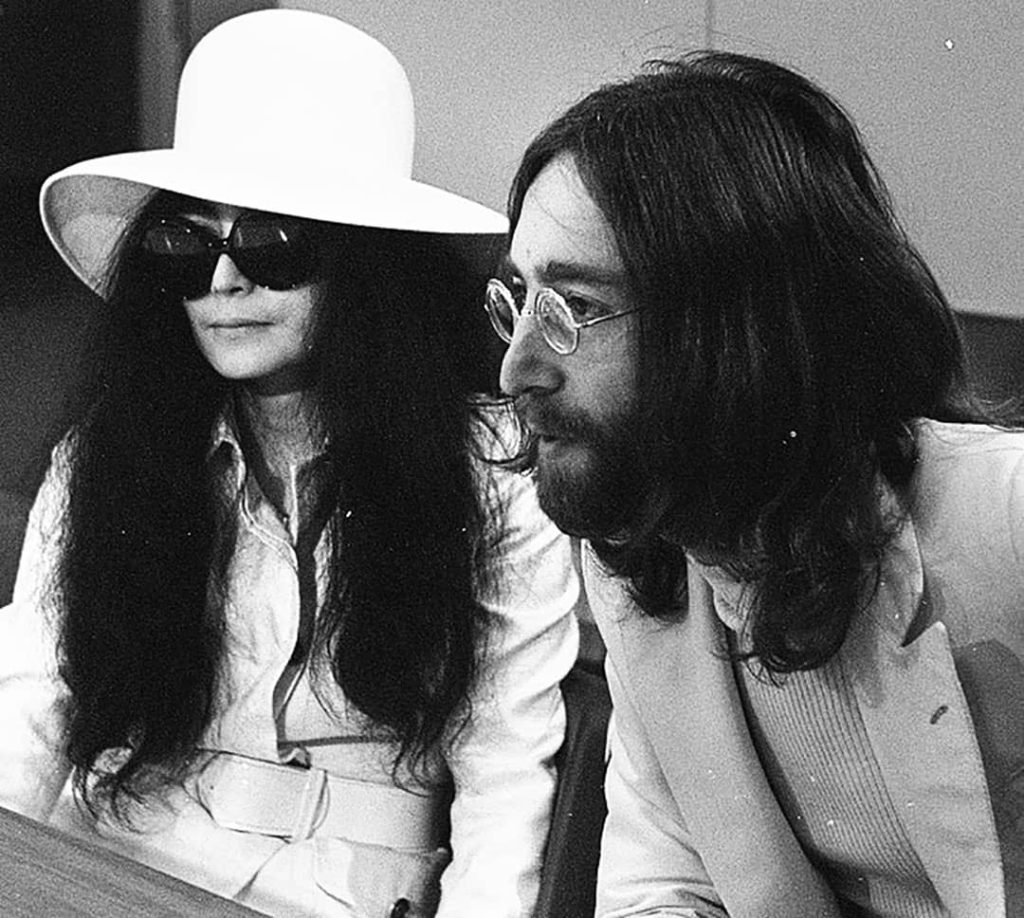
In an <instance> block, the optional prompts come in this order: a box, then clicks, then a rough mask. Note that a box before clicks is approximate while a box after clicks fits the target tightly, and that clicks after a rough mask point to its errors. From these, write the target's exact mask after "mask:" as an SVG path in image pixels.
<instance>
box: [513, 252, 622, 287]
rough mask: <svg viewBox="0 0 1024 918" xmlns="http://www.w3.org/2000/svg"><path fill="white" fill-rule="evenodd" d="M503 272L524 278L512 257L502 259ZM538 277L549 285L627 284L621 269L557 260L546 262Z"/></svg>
mask: <svg viewBox="0 0 1024 918" xmlns="http://www.w3.org/2000/svg"><path fill="white" fill-rule="evenodd" d="M501 270H502V271H503V272H504V273H505V274H507V275H514V276H522V272H521V271H520V270H519V269H518V268H517V267H516V263H515V262H514V261H513V260H512V257H511V256H510V255H505V256H504V257H503V258H502V259H501ZM537 275H538V277H539V278H540V279H541V280H542V281H543V282H544V283H548V284H553V283H568V282H571V281H576V282H580V283H587V284H593V285H595V286H599V287H623V286H625V285H626V283H627V282H626V275H625V273H624V272H623V271H622V270H621V269H616V268H605V267H602V266H601V265H594V264H587V263H585V262H575V261H560V260H557V259H555V260H551V261H548V262H546V263H545V264H544V266H543V267H542V268H541V269H540V271H538V272H537Z"/></svg>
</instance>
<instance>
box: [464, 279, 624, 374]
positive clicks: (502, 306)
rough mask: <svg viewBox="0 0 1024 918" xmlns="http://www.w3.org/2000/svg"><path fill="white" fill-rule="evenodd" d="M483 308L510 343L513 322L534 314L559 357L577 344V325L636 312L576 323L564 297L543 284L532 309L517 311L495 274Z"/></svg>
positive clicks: (576, 346)
mask: <svg viewBox="0 0 1024 918" xmlns="http://www.w3.org/2000/svg"><path fill="white" fill-rule="evenodd" d="M484 308H485V309H486V310H487V315H488V316H489V317H490V320H491V325H492V326H493V327H494V331H495V332H496V333H497V335H498V337H499V338H501V340H502V341H504V342H506V343H509V342H511V340H512V335H513V334H514V332H515V330H516V325H517V323H518V322H519V319H520V318H521V317H522V316H527V315H534V316H536V317H537V324H538V325H540V333H541V335H543V337H544V341H545V343H546V344H547V346H548V347H550V348H551V350H553V351H554V352H555V353H556V354H562V355H563V356H565V355H568V354H572V353H574V352H575V351H576V348H578V347H579V346H580V329H581V328H590V326H591V325H598V324H599V323H601V322H608V321H610V320H611V319H621V318H622V317H623V316H628V315H631V314H632V313H634V312H636V310H635V309H625V310H623V311H622V312H613V313H609V314H608V315H606V316H597V317H596V318H593V319H586V320H585V321H583V322H578V321H577V320H576V319H575V318H573V314H572V310H571V309H570V308H569V304H568V303H566V301H565V297H563V296H562V294H560V293H559V292H558V291H557V290H552V289H551V288H550V287H543V288H541V289H540V290H538V291H537V295H536V296H535V297H534V300H533V308H532V309H531V308H529V307H527V308H526V309H523V310H520V309H519V306H518V305H517V304H516V299H515V297H514V296H513V295H512V291H511V290H509V289H508V287H506V286H505V284H504V282H503V281H500V280H498V279H497V278H495V277H492V278H491V279H490V280H489V281H488V282H487V294H486V296H485V299H484Z"/></svg>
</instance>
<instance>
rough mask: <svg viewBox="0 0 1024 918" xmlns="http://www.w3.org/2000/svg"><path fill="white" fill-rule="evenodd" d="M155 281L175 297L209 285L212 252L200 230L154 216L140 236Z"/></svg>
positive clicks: (203, 290)
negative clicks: (155, 278) (157, 218)
mask: <svg viewBox="0 0 1024 918" xmlns="http://www.w3.org/2000/svg"><path fill="white" fill-rule="evenodd" d="M142 251H143V252H144V253H145V254H146V255H147V256H148V260H149V264H150V269H151V270H152V271H153V273H154V274H155V275H156V277H157V283H158V284H159V286H160V287H162V288H163V289H164V290H166V291H167V292H168V293H169V294H170V295H171V296H173V297H175V298H181V297H184V298H187V299H193V298H195V297H198V296H202V294H203V293H206V292H207V291H209V289H210V279H211V277H212V276H213V268H214V265H215V264H216V256H215V255H214V254H213V253H212V252H211V251H210V248H209V245H208V238H207V235H206V234H205V233H204V231H203V230H202V229H201V228H200V227H197V226H195V225H193V224H190V223H186V222H184V221H180V220H156V221H154V222H153V223H152V224H151V225H150V226H149V227H147V229H146V231H145V233H144V234H143V237H142Z"/></svg>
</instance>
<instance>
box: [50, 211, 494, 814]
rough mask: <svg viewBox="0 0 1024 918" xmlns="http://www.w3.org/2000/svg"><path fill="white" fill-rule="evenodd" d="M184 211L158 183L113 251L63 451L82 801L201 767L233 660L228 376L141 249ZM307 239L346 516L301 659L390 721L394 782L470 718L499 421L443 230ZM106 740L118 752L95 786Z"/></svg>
mask: <svg viewBox="0 0 1024 918" xmlns="http://www.w3.org/2000/svg"><path fill="white" fill-rule="evenodd" d="M181 208H182V201H181V199H180V198H176V197H175V196H173V195H168V194H166V193H157V194H156V195H155V196H153V198H152V199H151V200H150V201H149V203H148V204H147V205H146V206H145V208H144V209H143V211H142V212H141V214H140V216H139V218H138V219H137V220H136V221H135V224H134V226H133V227H132V228H131V229H129V231H128V232H127V233H126V235H125V237H124V239H123V241H122V244H121V246H120V256H119V257H118V258H117V259H116V268H115V270H114V271H113V272H112V275H111V280H110V286H109V288H108V289H109V296H108V303H107V304H106V311H105V315H104V316H103V318H102V321H101V323H100V324H101V328H100V334H99V338H98V342H97V345H96V347H95V349H94V354H95V355H96V365H95V367H94V368H93V371H92V373H91V374H90V376H89V379H90V383H89V385H88V387H87V388H86V390H85V392H84V394H83V397H82V398H81V404H80V406H79V409H78V411H77V417H76V419H75V423H74V424H73V426H72V427H71V430H72V433H71V436H70V437H69V440H68V444H67V445H68V446H69V447H70V448H69V449H68V455H69V457H70V461H71V477H70V491H69V502H68V507H67V516H66V529H65V533H64V543H63V546H62V561H61V566H60V570H59V576H58V580H57V584H56V592H55V596H56V600H57V608H58V610H59V612H60V615H61V622H62V626H61V639H60V670H61V675H62V677H63V678H64V680H65V681H66V683H67V685H68V687H69V689H70V706H69V712H68V726H67V745H68V754H69V756H70V759H71V761H72V763H73V764H74V766H75V769H76V771H75V774H76V779H77V780H76V784H77V786H78V789H79V791H80V792H83V793H84V794H85V795H86V798H87V799H93V798H94V796H95V791H96V790H102V791H103V792H104V793H105V794H107V796H109V798H110V799H112V800H113V801H114V802H115V804H116V803H117V802H118V800H123V799H124V797H125V795H127V796H128V797H129V798H136V799H138V798H140V797H142V796H143V795H144V794H145V793H146V792H147V791H148V790H150V789H152V788H153V787H155V786H159V785H160V783H161V782H162V781H165V780H166V779H167V776H168V775H171V776H173V775H175V774H180V773H182V771H183V769H185V768H187V766H188V765H189V764H190V762H191V761H192V760H193V757H194V756H195V753H196V748H197V746H198V745H199V744H200V743H201V741H202V738H203V735H204V731H205V730H206V728H207V727H208V726H209V725H210V723H211V721H212V719H213V718H214V716H215V714H216V711H215V705H216V701H217V698H218V694H217V692H218V675H219V673H220V672H221V669H222V667H223V666H224V665H225V655H226V653H227V652H228V651H227V647H226V641H225V608H224V606H225V602H226V596H227V588H228V584H227V582H226V576H227V571H228V563H229V561H230V559H231V556H232V550H233V546H234V544H235V535H236V532H235V519H236V510H235V504H234V502H233V500H232V499H230V498H231V497H234V495H230V496H229V497H228V498H225V495H224V488H223V483H222V482H216V481H211V476H210V475H209V474H208V467H207V461H208V453H209V449H210V444H211V435H212V432H213V430H214V427H215V425H216V423H217V421H218V418H219V417H220V416H221V413H222V412H223V411H224V409H225V407H226V405H227V404H228V403H229V400H230V398H231V393H232V386H231V385H230V384H229V383H227V382H226V381H225V380H224V379H222V378H221V377H219V376H218V375H217V374H216V373H215V372H214V371H213V370H212V369H211V367H210V365H209V364H208V363H207V361H206V360H205V359H204V357H203V356H202V355H201V353H200V352H199V350H198V348H197V346H196V344H195V342H194V340H193V336H192V333H191V329H190V326H189V323H188V319H187V317H186V314H185V310H184V309H183V307H182V304H181V302H180V300H171V299H169V297H168V295H166V294H165V293H163V292H162V291H160V290H159V289H158V287H157V285H156V283H155V281H154V280H153V279H152V278H151V277H150V276H149V275H148V273H147V269H146V266H145V263H144V261H143V260H142V259H140V257H139V256H138V254H137V253H138V249H139V246H138V239H139V234H140V227H141V226H142V225H143V224H144V223H145V221H146V220H147V219H148V218H149V217H150V216H152V215H154V214H156V215H168V214H174V213H180V212H181ZM312 229H313V231H314V233H315V236H316V238H317V240H318V243H319V248H320V255H321V267H322V271H323V277H322V279H323V281H324V283H325V290H326V294H325V296H324V299H323V302H322V306H321V307H320V308H319V311H318V315H317V319H316V330H315V340H314V344H313V348H312V351H311V357H310V363H311V371H312V372H311V376H312V380H311V388H310V390H309V398H310V399H311V400H312V403H313V408H314V409H315V415H316V417H317V420H318V421H319V423H320V425H321V428H322V431H323V433H324V434H325V436H326V444H327V447H326V449H327V455H328V458H329V460H330V461H329V462H327V463H326V468H327V469H328V472H327V480H326V482H325V484H324V486H323V487H322V489H321V490H322V492H323V494H324V495H325V499H326V500H327V501H329V502H330V505H331V507H332V509H333V511H334V512H333V513H332V514H331V516H330V519H329V522H328V524H327V529H326V538H327V543H328V544H329V546H330V563H329V565H328V567H327V571H326V576H327V584H326V590H325V599H324V602H323V605H322V608H321V609H320V610H319V612H318V616H317V620H316V627H315V635H314V640H313V651H312V656H313V660H312V662H311V665H314V666H316V665H318V664H320V665H321V675H326V677H327V678H333V680H334V681H335V682H336V683H337V685H338V686H340V687H341V690H342V691H343V692H344V695H345V698H346V699H347V700H348V701H349V702H351V703H352V704H354V705H355V706H356V707H357V708H358V709H359V710H360V711H362V712H363V714H365V715H366V716H367V717H369V718H370V719H371V720H372V721H373V722H374V723H375V724H376V725H377V726H378V727H383V728H384V729H385V730H387V731H390V735H391V736H393V737H394V739H395V740H396V742H397V744H398V752H397V755H396V759H395V766H396V768H397V764H398V762H399V761H405V762H406V763H407V764H408V765H410V767H413V766H416V765H418V764H422V763H423V762H424V761H425V759H426V757H427V756H428V754H430V753H431V752H433V751H434V750H436V749H437V748H439V746H440V745H441V744H443V743H444V742H446V741H447V740H448V739H449V738H450V737H451V736H452V735H453V732H454V730H453V728H454V727H457V725H458V724H460V723H463V722H464V719H463V718H464V717H465V716H468V710H469V709H468V693H469V691H470V687H471V685H472V683H473V680H474V677H475V675H476V671H477V662H478V659H479V654H480V653H481V649H482V646H483V639H484V636H485V633H486V616H485V612H484V611H483V609H482V607H481V606H480V605H479V604H478V601H477V597H478V596H479V595H480V590H482V589H486V588H487V586H488V585H489V584H491V583H492V582H493V578H494V576H495V572H494V571H492V570H490V568H489V563H490V559H491V557H492V552H491V549H492V548H493V547H494V546H495V545H496V544H497V541H498V540H499V539H500V536H501V531H502V523H501V519H502V517H501V508H500V507H498V506H497V505H496V503H495V501H494V496H493V493H491V492H490V491H489V489H488V488H487V487H486V486H485V483H484V482H483V481H482V480H481V477H480V475H479V474H478V470H479V468H480V464H479V463H478V462H477V461H476V458H475V456H474V449H475V448H476V447H475V444H476V434H475V433H474V431H477V429H478V424H480V423H486V418H485V417H484V415H485V414H486V411H485V409H484V407H483V406H482V405H481V404H480V403H478V402H474V401H473V400H472V399H471V398H470V397H469V396H470V390H471V389H472V388H473V382H474V374H475V372H476V369H475V368H474V367H473V366H472V365H471V364H470V361H471V360H472V359H473V358H474V356H475V355H476V354H477V353H478V351H477V350H476V349H475V348H474V347H473V346H472V344H473V342H472V341H469V340H468V339H467V337H466V335H467V331H466V328H467V326H469V325H470V323H467V321H466V316H467V313H466V311H465V308H464V307H466V306H467V301H468V300H469V299H476V298H478V297H474V294H475V293H476V291H475V290H470V288H469V284H470V281H469V280H468V273H467V272H466V271H465V270H463V269H464V267H465V266H464V265H462V264H460V263H458V262H457V261H456V260H454V258H453V259H450V260H447V261H446V259H445V257H444V256H445V253H446V251H447V249H446V248H445V247H444V244H443V238H442V237H432V236H424V235H420V234H414V233H399V232H391V231H384V230H369V229H361V228H360V229H356V228H351V227H342V226H335V225H330V224H314V225H313V226H312ZM473 305H474V306H475V305H476V303H475V302H474V303H473ZM476 312H477V310H475V309H474V311H473V313H472V314H474V315H475V314H476ZM110 748H126V749H127V750H128V753H127V758H125V759H124V760H120V762H119V765H118V767H117V768H116V769H114V770H113V771H112V772H111V773H108V774H107V775H106V777H104V778H102V779H101V780H100V782H99V784H98V785H95V786H94V785H93V783H92V778H90V772H91V771H93V770H94V769H96V767H97V765H103V763H104V762H105V759H100V756H101V754H102V753H103V752H104V750H107V749H110ZM93 777H94V776H93Z"/></svg>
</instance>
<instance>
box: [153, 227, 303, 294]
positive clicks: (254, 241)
mask: <svg viewBox="0 0 1024 918" xmlns="http://www.w3.org/2000/svg"><path fill="white" fill-rule="evenodd" d="M141 247H142V250H143V252H144V253H145V254H146V255H148V256H149V261H150V268H151V269H152V270H153V271H154V272H155V273H156V274H157V275H158V278H159V282H160V285H161V286H162V287H163V288H164V289H166V290H167V291H168V292H170V293H172V294H173V295H175V296H177V297H183V298H185V299H195V298H197V297H200V296H202V295H203V294H205V293H208V292H209V290H210V284H211V281H212V279H213V272H214V269H215V268H216V266H217V261H218V259H219V258H220V256H221V254H222V253H224V252H226V253H227V254H228V255H229V256H230V257H231V260H232V261H233V262H234V263H235V266H236V267H237V268H238V270H239V271H241V272H242V273H243V274H244V275H245V276H246V277H247V278H249V280H251V281H252V282H253V283H254V284H257V285H259V286H261V287H268V288H270V289H271V290H290V289H292V288H294V287H298V286H300V285H301V284H304V283H307V282H309V281H311V280H312V279H313V278H314V276H315V274H316V269H317V261H318V259H317V253H316V248H315V246H314V244H313V240H312V238H311V237H310V235H309V233H308V232H307V231H306V230H305V229H304V228H303V226H302V223H301V221H299V220H295V219H291V218H288V217H281V216H275V215H268V214H242V215H241V216H240V217H239V218H238V219H237V220H236V221H235V223H234V225H233V226H232V227H231V231H230V233H229V234H228V237H227V239H221V238H220V237H218V236H217V235H216V234H214V233H212V232H211V231H210V230H208V229H206V228H205V227H203V226H200V225H198V224H196V223H193V222H191V221H189V220H186V219H184V218H181V217H177V218H170V219H158V220H154V221H153V223H152V224H151V225H150V226H148V227H147V228H146V230H145V232H144V233H143V237H142V246H141Z"/></svg>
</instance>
